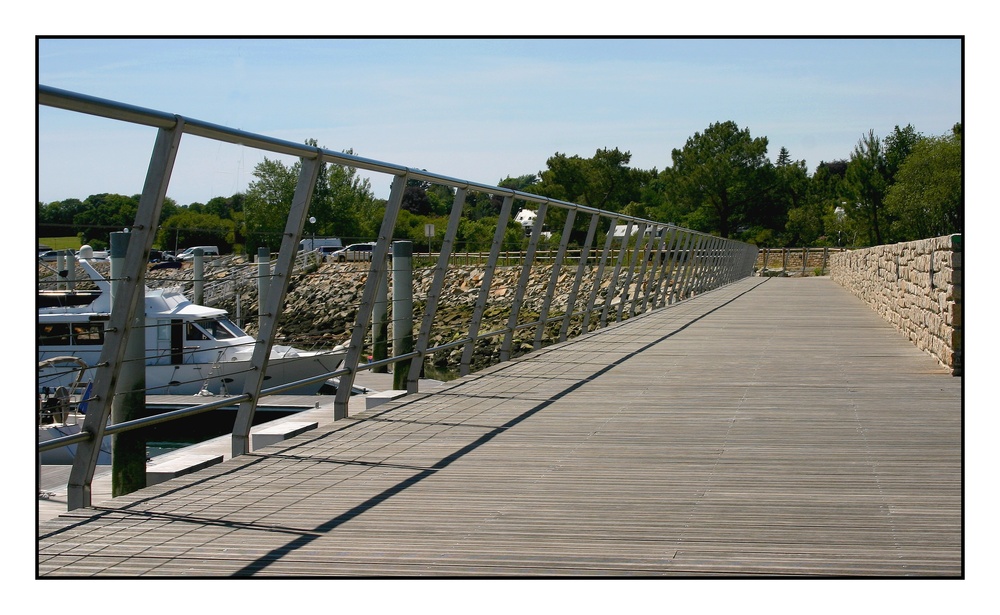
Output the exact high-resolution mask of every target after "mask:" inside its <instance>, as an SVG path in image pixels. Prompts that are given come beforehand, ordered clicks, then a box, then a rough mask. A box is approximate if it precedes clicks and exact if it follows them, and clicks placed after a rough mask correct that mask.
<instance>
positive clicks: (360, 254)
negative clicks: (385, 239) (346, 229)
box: [329, 242, 375, 263]
mask: <svg viewBox="0 0 1000 615" xmlns="http://www.w3.org/2000/svg"><path fill="white" fill-rule="evenodd" d="M374 248H375V242H369V243H352V244H351V245H349V246H347V247H346V248H343V249H341V250H337V251H336V252H334V253H333V254H331V255H330V256H329V258H330V260H333V261H336V262H338V263H345V262H348V261H370V260H371V259H372V249H374Z"/></svg>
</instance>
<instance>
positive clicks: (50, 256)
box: [38, 250, 59, 263]
mask: <svg viewBox="0 0 1000 615" xmlns="http://www.w3.org/2000/svg"><path fill="white" fill-rule="evenodd" d="M57 256H59V251H58V250H46V251H45V252H40V253H39V254H38V260H40V261H44V262H46V263H54V262H56V257H57Z"/></svg>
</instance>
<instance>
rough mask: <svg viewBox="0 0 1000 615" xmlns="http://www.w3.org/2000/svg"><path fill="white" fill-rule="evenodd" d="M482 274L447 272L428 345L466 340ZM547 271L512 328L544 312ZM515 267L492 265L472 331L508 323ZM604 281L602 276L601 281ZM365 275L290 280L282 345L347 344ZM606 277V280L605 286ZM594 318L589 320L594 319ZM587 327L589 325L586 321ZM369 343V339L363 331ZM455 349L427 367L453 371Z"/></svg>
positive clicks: (476, 365)
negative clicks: (482, 306) (485, 298)
mask: <svg viewBox="0 0 1000 615" xmlns="http://www.w3.org/2000/svg"><path fill="white" fill-rule="evenodd" d="M485 273H486V270H485V268H483V267H474V266H465V267H452V268H450V269H449V270H448V273H447V274H446V276H445V281H444V285H443V287H442V291H441V297H440V300H439V302H438V308H437V311H436V312H435V318H434V323H433V325H432V327H431V336H430V341H429V346H430V347H435V346H440V345H443V344H446V343H448V342H451V341H455V340H459V339H462V338H464V337H467V336H468V331H469V327H470V324H471V320H472V314H473V311H474V308H475V305H476V301H477V299H478V297H479V289H480V288H481V287H482V282H483V277H484V275H485ZM433 275H434V270H433V269H432V268H423V269H417V270H415V271H414V272H413V307H414V316H413V322H414V324H413V329H414V332H417V331H419V329H420V325H421V323H422V321H423V314H424V311H425V308H426V304H427V297H428V294H429V293H430V287H431V284H432V281H433ZM551 275H552V267H551V265H548V266H538V267H535V268H534V269H533V270H532V272H531V274H530V276H529V280H528V285H527V288H526V291H525V294H524V297H523V300H522V303H521V309H520V311H519V313H518V314H519V317H518V322H517V324H526V323H530V322H534V321H537V320H538V318H539V315H540V313H541V310H542V308H543V304H544V299H545V295H546V291H547V288H548V284H549V280H550V278H551ZM519 276H520V267H498V268H496V269H495V270H494V276H493V281H492V283H491V285H490V293H489V300H488V302H487V304H486V309H485V311H484V313H483V320H482V323H481V325H480V328H479V332H480V333H481V334H482V333H489V332H492V331H498V330H500V329H503V328H505V327H506V326H507V324H508V320H509V318H510V314H511V309H512V307H513V305H514V300H515V298H516V291H517V281H518V278H519ZM575 276H576V268H575V267H573V268H570V267H565V268H564V269H563V270H562V271H561V272H560V273H559V274H558V279H557V282H556V288H555V292H554V293H553V297H552V301H551V303H550V305H549V317H550V318H552V317H557V316H562V315H563V314H565V312H566V307H567V305H568V302H569V295H570V292H571V291H572V287H573V281H574V279H575ZM606 277H607V276H606ZM367 278H368V269H367V266H366V265H360V264H352V263H348V264H334V263H328V264H324V265H321V266H320V267H319V268H318V269H316V270H315V271H312V272H310V273H308V274H302V275H299V276H297V277H296V278H294V279H293V280H292V281H291V283H290V284H289V291H288V295H287V297H286V301H285V309H284V313H283V314H282V318H281V321H280V323H279V335H280V336H281V337H282V338H283V341H284V342H285V343H291V344H295V345H299V346H303V347H315V348H326V347H332V346H335V345H337V344H343V343H347V342H348V341H349V340H350V337H351V330H352V328H353V326H354V323H355V319H356V317H357V310H358V307H359V305H360V303H361V296H362V293H363V292H364V287H365V283H366V282H367ZM593 279H594V269H593V268H591V269H590V270H589V271H587V272H586V274H585V275H584V279H583V281H582V283H581V287H580V288H581V291H580V295H581V297H582V299H578V302H577V304H576V306H575V308H574V311H578V310H579V309H580V307H581V305H582V304H583V302H585V301H586V298H587V296H588V295H589V293H590V289H591V288H592V287H593ZM608 284H609V280H605V282H604V284H603V287H604V288H606V287H607V286H608ZM387 294H388V296H389V298H390V299H391V297H392V281H391V279H390V282H389V285H388V293H387ZM235 304H236V300H235V297H234V298H233V299H232V300H231V302H230V301H222V302H221V303H220V304H219V307H223V308H225V309H227V310H229V311H230V313H233V312H234V310H235ZM240 304H241V306H242V307H241V311H242V312H243V314H251V315H252V314H256V311H257V292H256V288H249V287H247V288H244V289H243V290H242V291H241V294H240ZM388 309H389V315H388V320H389V322H390V325H389V336H390V337H391V335H392V332H391V327H392V324H391V323H392V321H393V314H392V303H391V300H390V301H389V307H388ZM594 320H596V319H594ZM561 324H562V322H561V320H559V321H555V322H551V323H549V325H548V326H546V328H545V331H544V335H543V338H542V344H543V345H547V344H550V343H552V342H554V341H556V340H557V339H558V336H559V330H560V327H561ZM582 324H583V318H582V316H577V317H575V318H571V322H570V327H569V330H568V337H574V336H576V335H579V333H580V332H581V330H582ZM244 325H245V326H246V328H247V330H249V331H253V330H254V329H255V323H254V322H253V319H252V318H247V319H245V322H244ZM590 328H591V329H592V328H593V323H592V324H591V326H590ZM534 338H535V327H530V328H526V329H521V330H519V331H517V332H516V334H515V337H514V345H513V349H512V355H513V356H518V355H520V354H523V353H524V352H527V351H529V350H531V349H532V347H533V344H534ZM367 339H368V341H367V342H366V343H368V344H370V342H371V333H370V331H369V334H368V338H367ZM502 340H503V337H502V336H494V337H492V338H489V339H484V340H480V341H479V342H478V343H477V344H476V347H475V355H474V358H473V361H472V367H473V369H480V368H482V367H484V366H486V365H489V364H492V363H494V362H496V361H497V360H498V359H499V352H500V343H501V342H502ZM461 355H462V348H461V347H458V348H453V349H450V350H446V351H441V352H439V353H436V355H435V356H433V357H432V358H431V362H432V363H433V364H435V365H436V366H437V367H439V368H443V369H446V370H457V369H458V366H459V364H460V360H461Z"/></svg>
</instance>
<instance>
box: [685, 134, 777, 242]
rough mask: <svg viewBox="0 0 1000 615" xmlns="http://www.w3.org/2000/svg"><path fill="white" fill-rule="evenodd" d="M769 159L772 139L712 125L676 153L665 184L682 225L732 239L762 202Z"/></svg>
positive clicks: (691, 138)
mask: <svg viewBox="0 0 1000 615" xmlns="http://www.w3.org/2000/svg"><path fill="white" fill-rule="evenodd" d="M766 155H767V137H757V138H753V137H751V136H750V130H749V129H748V128H744V129H742V130H740V128H739V127H738V126H737V125H736V123H735V122H732V121H728V122H717V123H715V124H712V125H710V126H709V127H708V128H707V129H706V130H705V132H704V133H697V132H696V133H695V134H694V136H692V137H690V138H689V139H688V140H687V142H686V143H685V145H684V147H683V148H681V149H674V150H673V152H672V153H671V157H672V159H673V167H672V168H670V169H669V170H668V171H667V172H665V179H666V180H667V181H666V184H667V191H668V196H669V197H670V198H671V199H672V200H673V201H674V203H675V204H676V206H677V213H678V214H682V215H683V216H684V219H683V220H682V221H681V222H686V223H688V224H692V225H696V226H692V228H695V229H696V230H704V231H716V232H718V233H719V234H720V235H722V236H723V237H732V236H733V233H734V231H735V230H736V228H737V227H738V226H739V225H740V224H741V223H743V222H745V221H746V220H747V218H748V213H749V214H750V217H751V218H752V217H753V215H754V214H752V213H751V208H752V207H753V206H754V204H758V203H759V202H760V201H759V199H760V197H761V193H760V190H761V187H762V184H763V183H764V182H763V181H762V180H763V179H764V178H763V174H764V173H766V172H768V170H769V166H770V162H769V161H768V160H767V156H766ZM699 227H701V228H699ZM706 227H708V228H706Z"/></svg>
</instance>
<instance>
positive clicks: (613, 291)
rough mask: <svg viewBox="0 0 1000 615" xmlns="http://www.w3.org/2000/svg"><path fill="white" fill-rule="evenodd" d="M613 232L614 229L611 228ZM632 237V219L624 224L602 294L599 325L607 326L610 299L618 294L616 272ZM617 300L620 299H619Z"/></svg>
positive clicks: (620, 267)
mask: <svg viewBox="0 0 1000 615" xmlns="http://www.w3.org/2000/svg"><path fill="white" fill-rule="evenodd" d="M611 230H612V232H614V229H613V228H612V229H611ZM631 237H632V220H629V221H628V224H626V225H625V236H624V237H622V242H621V247H620V249H619V250H618V258H617V259H615V270H614V273H612V274H611V284H610V285H608V292H607V294H606V295H605V296H604V306H603V308H602V309H601V327H602V328H603V327H606V326H608V312H609V311H610V309H611V300H612V299H613V298H614V297H615V296H616V295H617V294H618V274H619V273H620V272H621V270H622V262H623V261H624V260H625V256H626V252H627V250H626V249H625V248H626V247H627V246H628V242H629V239H630V238H631ZM619 302H621V300H620V299H619Z"/></svg>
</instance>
